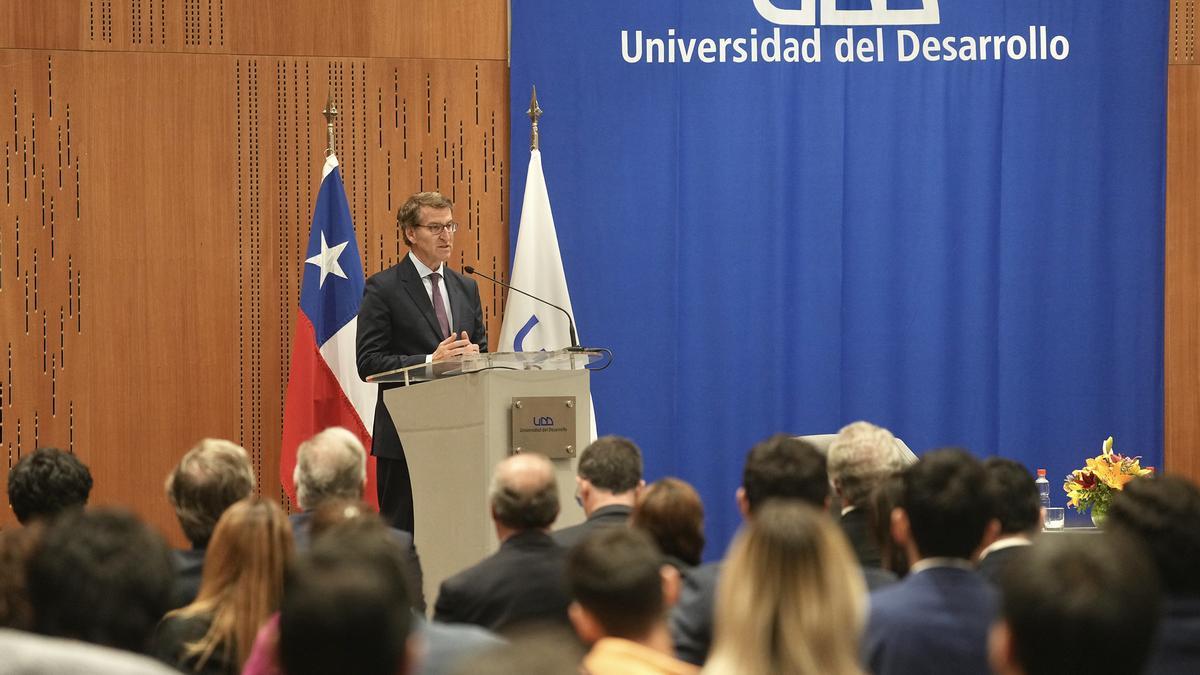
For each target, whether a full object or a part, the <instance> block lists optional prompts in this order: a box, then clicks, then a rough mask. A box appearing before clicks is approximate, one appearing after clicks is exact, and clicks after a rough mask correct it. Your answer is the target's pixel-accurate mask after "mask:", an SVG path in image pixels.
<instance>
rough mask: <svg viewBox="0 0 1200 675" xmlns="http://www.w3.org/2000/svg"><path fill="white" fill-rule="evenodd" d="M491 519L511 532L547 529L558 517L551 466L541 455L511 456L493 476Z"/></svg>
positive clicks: (499, 466)
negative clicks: (511, 530)
mask: <svg viewBox="0 0 1200 675" xmlns="http://www.w3.org/2000/svg"><path fill="white" fill-rule="evenodd" d="M491 503H492V517H493V518H495V519H496V522H498V523H500V524H501V525H504V526H505V527H508V528H510V529H513V530H532V529H542V528H547V527H550V525H551V524H552V523H554V519H555V518H557V517H558V485H557V484H556V483H555V481H554V465H552V464H551V463H550V460H548V459H546V457H545V456H543V455H538V454H534V453H530V454H522V455H513V456H512V457H509V458H507V459H505V460H504V461H502V462H500V463H499V464H497V465H496V471H495V473H494V474H493V475H492V489H491Z"/></svg>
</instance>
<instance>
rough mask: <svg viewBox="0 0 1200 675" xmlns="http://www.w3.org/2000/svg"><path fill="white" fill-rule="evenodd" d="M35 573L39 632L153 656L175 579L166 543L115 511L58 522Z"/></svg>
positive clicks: (32, 589)
mask: <svg viewBox="0 0 1200 675" xmlns="http://www.w3.org/2000/svg"><path fill="white" fill-rule="evenodd" d="M28 572H29V580H28V583H29V597H30V601H31V602H32V604H33V612H34V629H35V630H36V631H37V632H39V633H43V634H45V635H54V636H59V637H69V638H75V639H78V640H83V641H85V642H93V643H96V644H101V645H107V646H110V647H116V648H118V649H125V650H129V651H144V650H145V648H146V646H147V642H148V640H149V637H150V634H151V632H152V631H153V630H154V626H155V624H157V623H158V620H159V619H160V618H162V615H163V613H164V612H165V611H166V610H167V607H168V606H169V605H170V591H171V582H172V578H173V576H174V569H173V566H172V562H171V557H170V553H169V551H168V549H167V546H166V544H165V543H164V542H163V540H162V538H161V537H159V536H158V535H157V534H156V533H154V532H153V531H152V530H151V529H150V528H148V527H146V526H145V525H143V524H142V523H141V522H140V521H139V520H138V519H137V518H135V517H134V516H132V515H130V514H128V513H124V512H121V511H116V510H108V509H97V510H94V511H86V512H83V511H80V512H76V513H68V514H64V515H63V516H61V517H60V518H58V519H56V520H55V521H54V522H53V523H52V524H51V525H50V526H49V527H48V528H47V529H46V531H45V532H44V534H43V536H42V540H41V542H40V544H39V545H38V546H37V548H36V550H35V551H34V553H33V557H32V558H31V559H30V562H29V570H28Z"/></svg>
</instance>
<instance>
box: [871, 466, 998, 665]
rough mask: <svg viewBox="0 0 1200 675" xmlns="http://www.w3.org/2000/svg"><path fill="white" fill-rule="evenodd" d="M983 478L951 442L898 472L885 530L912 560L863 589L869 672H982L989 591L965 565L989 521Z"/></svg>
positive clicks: (992, 605) (991, 610) (992, 606)
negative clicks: (896, 576) (889, 578)
mask: <svg viewBox="0 0 1200 675" xmlns="http://www.w3.org/2000/svg"><path fill="white" fill-rule="evenodd" d="M985 478H986V474H985V473H984V470H983V465H982V464H980V463H979V461H978V460H977V459H975V458H974V457H972V456H971V455H970V454H969V453H967V452H966V451H964V450H959V449H953V448H950V449H943V450H935V451H933V452H929V453H927V454H926V455H925V456H924V457H923V458H922V459H921V460H920V461H919V462H917V463H916V464H913V465H912V466H910V467H908V468H907V469H905V470H904V473H903V474H902V480H903V491H902V494H901V497H900V500H899V504H898V506H897V507H896V509H895V510H893V512H892V519H891V520H892V523H891V524H892V536H893V538H894V539H895V540H896V542H897V543H898V544H899V545H900V546H903V547H904V549H905V550H906V551H907V553H908V559H909V560H911V561H913V565H912V568H911V570H910V571H909V574H908V576H907V577H905V578H904V579H903V580H901V581H900V582H899V583H896V584H892V585H891V586H888V587H886V588H883V589H880V590H877V591H874V592H872V593H871V600H870V607H871V608H870V615H869V617H868V620H867V629H866V633H865V635H864V636H863V654H864V656H865V660H866V666H867V670H868V671H869V672H871V673H874V674H875V675H891V674H892V673H986V672H988V660H987V634H988V627H989V626H990V625H991V622H992V619H993V618H994V617H995V614H996V592H995V590H994V589H993V588H992V587H991V585H990V584H988V583H987V582H986V581H984V580H983V578H982V577H980V576H979V575H978V574H977V573H976V572H975V570H974V568H973V566H972V565H971V557H972V556H973V555H974V553H975V552H976V551H977V550H978V548H979V546H980V543H981V541H982V540H983V534H984V529H985V528H986V527H987V524H988V520H989V505H988V501H987V496H986V495H985V494H984V492H983V489H982V487H983V483H984V480H985Z"/></svg>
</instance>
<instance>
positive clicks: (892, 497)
mask: <svg viewBox="0 0 1200 675" xmlns="http://www.w3.org/2000/svg"><path fill="white" fill-rule="evenodd" d="M903 492H904V479H903V478H902V477H901V475H900V473H899V472H897V473H894V474H892V475H890V476H888V477H886V478H884V479H883V480H881V481H880V482H879V483H877V484H876V485H875V489H873V490H871V496H870V497H869V498H868V500H867V507H868V514H867V515H868V518H867V526H868V527H869V528H870V531H871V536H872V537H874V538H875V542H876V545H877V546H878V547H879V558H880V560H881V561H882V564H883V569H884V570H885V571H888V572H891V573H892V574H894V575H896V577H897V578H903V577H904V576H906V575H907V574H908V565H909V562H908V554H907V553H905V551H904V546H903V545H901V544H899V543H898V542H897V541H896V540H895V539H893V538H892V511H893V510H895V508H896V507H897V506H899V505H900V495H901V494H902V493H903Z"/></svg>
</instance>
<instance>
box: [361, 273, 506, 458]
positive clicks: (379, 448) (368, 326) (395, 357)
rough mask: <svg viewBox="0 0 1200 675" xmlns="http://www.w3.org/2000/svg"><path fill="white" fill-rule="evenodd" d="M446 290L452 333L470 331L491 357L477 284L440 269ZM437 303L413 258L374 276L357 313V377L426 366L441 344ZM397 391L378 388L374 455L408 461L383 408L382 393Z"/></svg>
mask: <svg viewBox="0 0 1200 675" xmlns="http://www.w3.org/2000/svg"><path fill="white" fill-rule="evenodd" d="M442 272H443V274H444V278H443V279H442V284H443V286H444V290H445V292H446V294H447V296H448V297H449V298H450V313H451V315H453V325H452V326H451V329H452V331H453V332H454V333H456V334H457V333H461V332H463V331H466V333H467V335H468V336H470V338H471V342H474V343H475V344H477V345H479V350H480V351H484V352H486V351H487V327H486V326H484V324H483V306H482V305H480V303H479V286H478V285H476V283H475V280H474V279H471V278H469V277H465V276H463V275H461V274H459V273H458V272H455V271H454V270H452V269H450V266H449V265H443V266H442ZM442 339H443V338H442V336H441V329H440V328H439V327H438V321H437V316H436V315H434V313H433V303H432V302H430V301H429V295H428V294H427V293H426V292H425V284H424V282H422V281H421V277H420V275H419V274H418V273H417V268H416V266H415V265H413V263H412V259H411V258H410V257H409V256H405V257H404V259H403V260H401V261H400V262H399V263H398V264H396V265H393V266H392V267H389V268H388V269H386V270H384V271H382V272H379V273H378V274H373V275H371V278H369V279H367V284H366V288H365V290H364V291H363V301H362V305H361V306H360V307H359V310H358V335H357V341H356V342H357V361H358V375H359V377H362V378H366V377H367V376H368V375H375V374H376V373H383V372H386V371H389V370H396V369H398V368H406V367H408V366H413V365H417V364H419V363H424V362H425V357H426V356H428V355H429V354H432V353H433V352H434V350H435V349H437V346H438V344H439V343H441V341H442ZM394 386H398V385H380V387H379V400H378V402H377V403H376V405H375V422H374V431H373V432H372V437H371V454H372V455H375V456H377V457H387V458H389V459H404V447H403V446H402V445H401V443H400V438H399V437H398V436H397V435H396V428H395V427H394V426H393V425H392V418H391V416H390V415H389V414H388V411H387V407H386V406H385V405H384V403H383V392H384V391H385V390H386V389H390V388H392V387H394Z"/></svg>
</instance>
